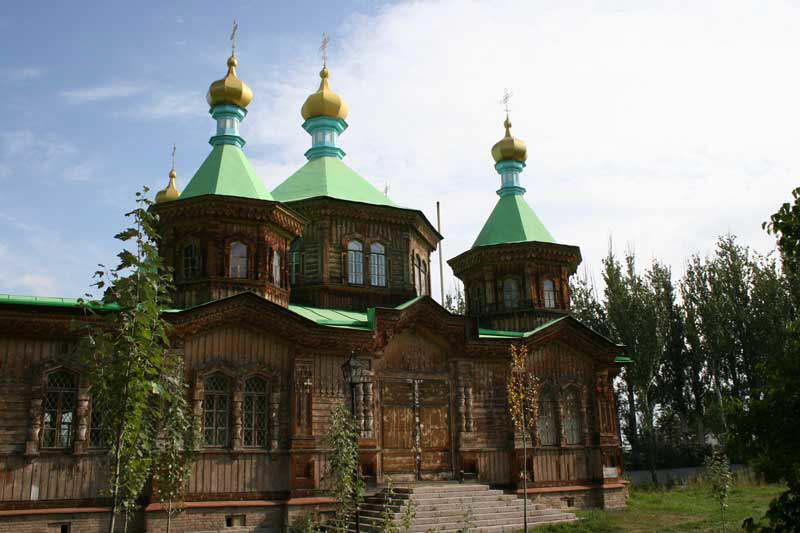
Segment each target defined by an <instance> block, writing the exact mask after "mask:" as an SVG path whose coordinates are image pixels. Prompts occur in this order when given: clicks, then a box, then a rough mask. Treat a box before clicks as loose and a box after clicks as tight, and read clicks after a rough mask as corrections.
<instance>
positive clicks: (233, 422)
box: [192, 364, 281, 453]
mask: <svg viewBox="0 0 800 533" xmlns="http://www.w3.org/2000/svg"><path fill="white" fill-rule="evenodd" d="M217 373H219V374H222V375H224V376H225V377H226V378H227V379H228V384H229V393H230V394H229V398H230V401H229V403H228V413H229V416H228V420H229V425H228V428H229V429H228V442H227V443H226V444H223V445H207V444H206V441H205V431H204V430H205V428H204V422H205V405H204V404H205V397H206V391H205V381H206V379H207V378H208V377H210V376H212V375H214V374H217ZM254 377H257V378H259V379H262V380H264V381H265V383H266V388H267V393H266V400H267V413H266V416H267V443H266V445H265V446H245V445H244V413H243V403H244V394H245V383H246V381H247V380H248V379H251V378H254ZM280 404H281V380H280V374H279V372H278V371H276V370H274V369H272V368H271V367H266V366H257V367H253V366H252V365H248V366H244V367H233V366H230V365H227V364H213V365H209V366H205V367H203V368H198V369H196V370H195V375H194V386H193V390H192V411H193V414H194V417H195V427H196V430H197V432H198V435H199V438H198V439H197V441H198V448H199V449H200V450H205V451H214V450H228V451H230V452H232V453H237V452H241V451H247V452H253V451H258V450H263V451H275V450H277V448H278V446H279V432H280V408H281V405H280Z"/></svg>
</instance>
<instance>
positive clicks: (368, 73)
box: [239, 0, 800, 285]
mask: <svg viewBox="0 0 800 533" xmlns="http://www.w3.org/2000/svg"><path fill="white" fill-rule="evenodd" d="M798 16H800V7H799V6H797V5H795V4H792V3H791V2H779V1H776V2H771V3H770V4H769V7H767V6H765V5H764V4H762V3H756V2H750V1H744V0H728V1H725V2H720V1H707V2H692V3H688V4H685V3H684V4H681V3H672V4H663V3H662V2H643V1H642V2H635V3H631V2H614V3H588V4H587V3H583V2H580V3H578V2H553V1H547V0H542V1H531V2H510V1H501V0H492V1H475V2H463V1H459V0H445V1H439V2H414V3H404V4H399V5H394V6H389V7H385V8H382V9H381V10H380V12H379V13H378V14H377V15H376V16H374V17H362V16H359V17H356V18H354V19H353V20H350V21H348V23H347V25H345V26H344V27H342V28H340V29H339V31H338V32H335V33H334V35H333V37H334V43H333V44H334V46H333V48H332V50H331V53H330V62H329V65H330V70H331V78H330V82H331V86H332V88H333V89H334V90H335V91H336V92H337V93H339V94H340V95H341V96H342V97H343V98H344V99H345V101H346V102H347V103H348V105H349V107H350V116H349V117H348V122H349V124H350V128H349V129H348V130H347V132H345V134H344V135H343V137H342V145H343V148H344V150H345V151H346V152H347V153H348V156H347V158H346V161H347V162H348V164H350V165H351V166H353V168H355V169H356V170H358V171H359V172H361V173H362V174H363V175H364V176H366V177H367V178H368V179H371V180H372V182H373V183H374V184H375V186H377V187H378V188H382V187H383V185H384V183H385V182H386V181H389V182H390V183H391V192H390V195H391V196H392V198H393V199H394V200H395V201H397V202H398V203H400V204H402V205H406V206H410V207H415V208H421V209H423V210H424V211H425V212H426V213H427V214H428V216H429V218H430V219H431V220H435V211H434V209H435V207H434V206H435V201H436V200H441V202H442V210H443V225H444V227H443V231H444V233H445V236H446V237H447V240H446V241H445V242H444V249H445V258H450V257H453V256H454V255H456V254H457V253H460V252H461V251H463V250H466V249H467V248H469V246H470V245H471V244H472V241H473V240H474V238H475V236H476V235H477V234H478V232H479V231H480V228H481V226H482V224H483V222H484V221H485V220H486V217H487V216H488V214H489V212H490V211H491V209H492V208H493V206H494V203H495V201H496V196H495V195H494V191H495V189H497V187H498V186H499V178H498V177H497V175H496V173H495V171H494V169H493V167H492V165H493V161H492V160H491V157H490V154H489V151H490V148H491V146H492V145H493V144H494V142H496V141H497V140H499V139H500V137H501V136H502V133H503V130H502V125H501V123H502V120H503V116H502V107H501V105H500V104H499V99H500V97H501V95H502V91H503V89H504V88H505V87H510V88H511V89H512V90H513V92H514V94H515V96H514V98H513V100H512V104H511V105H512V120H513V123H514V128H513V131H514V134H515V135H517V136H519V137H521V138H522V139H524V140H525V141H526V142H527V144H528V149H529V159H528V165H527V168H526V171H525V172H524V173H523V175H522V181H523V185H524V186H525V187H526V188H527V189H528V194H527V197H526V198H527V199H528V201H529V202H530V203H531V205H532V206H533V207H534V209H535V210H536V211H537V213H538V214H539V216H540V217H541V219H542V220H543V221H544V223H545V224H546V225H547V226H548V228H549V229H550V230H551V232H552V233H553V234H554V235H555V236H556V238H557V239H558V240H559V241H560V242H563V243H568V244H577V245H579V246H581V248H582V251H583V257H584V261H585V263H586V264H588V265H589V266H590V267H591V268H592V269H594V270H597V269H598V268H599V266H600V260H601V258H602V257H603V256H604V255H605V251H606V247H607V244H608V238H609V236H612V237H613V239H614V242H615V243H619V248H620V250H619V251H622V248H624V246H625V245H626V244H630V245H632V246H633V247H635V249H636V250H637V252H638V254H639V256H640V258H641V259H642V260H643V261H649V259H650V258H651V257H659V258H662V259H663V260H665V261H666V262H668V263H670V264H672V265H673V267H674V270H675V273H676V274H677V275H680V274H681V272H682V270H683V262H684V260H685V259H686V257H687V256H688V255H690V254H691V253H694V252H696V251H700V252H701V253H707V252H709V251H710V250H711V249H712V248H713V243H714V241H715V240H716V237H717V236H718V235H720V234H722V233H725V232H729V231H730V232H733V233H735V234H738V235H739V236H740V237H741V239H742V240H743V241H744V242H747V243H751V244H753V245H755V246H756V247H757V248H759V249H768V248H770V247H771V240H770V239H769V238H768V237H767V236H766V235H764V233H763V232H762V230H761V227H760V225H761V222H762V221H763V220H765V219H766V218H767V217H768V216H769V214H770V213H771V212H773V211H774V210H775V209H776V208H777V207H778V205H779V204H780V203H781V202H783V201H785V200H786V199H788V197H789V192H790V190H791V189H792V188H793V187H794V186H796V185H797V184H798V180H797V176H798V175H800V151H798V150H797V147H796V145H797V143H798V139H797V136H796V133H795V130H796V126H795V125H796V124H797V123H798V122H800V106H798V105H797V94H800V72H798V71H797V69H794V68H792V67H791V65H793V64H794V62H795V58H794V51H795V50H798V49H800V33H798V32H796V31H795V28H794V26H793V25H792V24H791V21H794V20H797V19H798ZM287 49H290V48H289V47H287ZM295 49H296V50H297V52H296V56H295V57H288V58H286V60H285V61H284V64H283V65H279V66H275V65H265V64H259V63H258V58H256V57H248V56H247V55H242V57H240V69H239V70H240V74H241V75H242V76H243V77H244V79H249V80H252V81H253V85H254V88H255V99H254V101H253V104H251V106H250V114H249V115H248V118H247V121H245V123H244V124H243V132H244V134H245V135H246V136H247V137H248V140H249V142H250V145H248V148H249V150H250V153H251V154H252V153H253V152H256V153H258V152H259V150H263V149H264V148H266V147H269V148H271V149H273V150H271V152H273V153H275V154H276V155H275V156H274V157H271V158H270V161H268V162H266V161H263V160H258V161H255V163H256V164H257V166H258V168H259V171H260V172H261V175H262V176H263V177H264V179H265V181H267V184H268V186H270V187H271V188H272V187H274V186H276V185H277V184H278V183H279V182H280V181H281V180H282V179H284V178H285V177H287V176H288V175H289V174H291V172H293V171H294V170H295V169H296V168H298V167H299V166H300V165H301V164H302V163H303V161H304V159H303V156H302V154H303V152H304V151H305V149H306V148H307V145H308V138H307V135H306V133H305V132H303V131H302V130H301V128H300V127H299V124H300V122H301V120H302V119H301V118H300V116H299V109H300V106H301V104H302V102H303V100H304V99H305V97H306V96H307V95H308V94H309V93H310V92H312V91H314V90H315V89H316V85H317V83H318V78H317V72H318V71H319V67H320V65H319V60H318V58H317V57H316V55H315V54H314V52H315V50H314V48H313V47H312V46H310V45H308V44H303V43H296V46H295ZM257 73H264V78H263V79H258V74H257ZM437 260H438V259H437ZM446 268H447V267H446ZM437 277H438V276H437ZM445 278H446V280H445V285H448V284H450V283H451V282H450V281H448V279H449V270H448V273H447V275H446V276H445ZM437 284H438V280H437Z"/></svg>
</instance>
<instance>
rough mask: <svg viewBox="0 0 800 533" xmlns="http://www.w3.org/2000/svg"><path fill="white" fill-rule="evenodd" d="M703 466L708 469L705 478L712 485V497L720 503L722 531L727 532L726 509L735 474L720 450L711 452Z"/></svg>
mask: <svg viewBox="0 0 800 533" xmlns="http://www.w3.org/2000/svg"><path fill="white" fill-rule="evenodd" d="M703 466H705V468H706V472H705V477H706V479H707V480H708V481H709V483H710V484H711V486H710V489H711V496H712V497H713V498H714V499H715V500H717V503H719V517H720V522H721V524H722V530H723V531H724V530H725V509H727V508H728V493H730V490H731V487H732V486H733V474H731V465H730V463H729V461H728V457H727V456H726V455H725V454H724V453H721V452H720V451H718V450H714V451H713V452H711V455H709V456H708V457H706V460H705V462H704V463H703Z"/></svg>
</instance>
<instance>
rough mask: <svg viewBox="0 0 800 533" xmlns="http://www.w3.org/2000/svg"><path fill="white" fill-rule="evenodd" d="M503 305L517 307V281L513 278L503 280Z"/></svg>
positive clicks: (507, 307)
mask: <svg viewBox="0 0 800 533" xmlns="http://www.w3.org/2000/svg"><path fill="white" fill-rule="evenodd" d="M503 306H504V307H505V308H506V309H514V308H516V307H519V282H518V281H517V280H516V279H514V278H507V279H505V280H503Z"/></svg>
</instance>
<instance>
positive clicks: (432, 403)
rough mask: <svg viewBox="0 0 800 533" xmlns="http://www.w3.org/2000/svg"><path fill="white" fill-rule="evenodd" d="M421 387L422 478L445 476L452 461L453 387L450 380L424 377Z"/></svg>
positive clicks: (448, 474) (419, 389) (419, 391)
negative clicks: (448, 382)
mask: <svg viewBox="0 0 800 533" xmlns="http://www.w3.org/2000/svg"><path fill="white" fill-rule="evenodd" d="M417 390H418V400H419V401H418V405H419V407H418V412H419V417H418V424H419V427H418V435H419V448H420V457H419V473H418V478H419V479H426V480H429V479H444V478H447V477H449V476H450V474H451V473H452V468H451V461H450V405H449V404H450V401H449V399H450V387H449V386H448V384H447V382H446V381H420V382H419V383H418V384H417Z"/></svg>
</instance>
